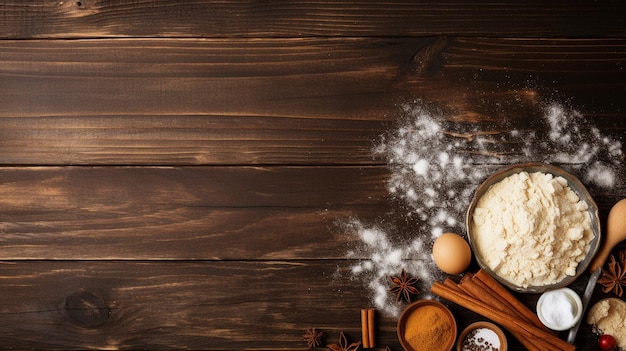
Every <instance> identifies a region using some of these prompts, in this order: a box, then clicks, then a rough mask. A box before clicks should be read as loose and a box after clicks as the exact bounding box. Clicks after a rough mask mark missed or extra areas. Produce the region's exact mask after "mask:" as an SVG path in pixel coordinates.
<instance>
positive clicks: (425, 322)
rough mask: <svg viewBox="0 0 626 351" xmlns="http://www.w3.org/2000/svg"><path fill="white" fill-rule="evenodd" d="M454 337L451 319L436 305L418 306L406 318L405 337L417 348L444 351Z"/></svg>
mask: <svg viewBox="0 0 626 351" xmlns="http://www.w3.org/2000/svg"><path fill="white" fill-rule="evenodd" d="M453 337H454V335H452V326H451V325H450V319H449V318H448V316H447V315H446V313H445V312H444V311H442V310H441V309H440V308H437V307H435V306H422V307H420V308H417V309H415V310H414V311H413V312H412V313H411V314H410V315H409V318H407V320H406V327H405V330H404V339H405V340H406V341H407V342H408V343H409V345H411V347H412V348H413V349H415V350H429V351H439V350H441V351H444V347H445V345H447V344H448V343H449V341H450V339H451V338H453Z"/></svg>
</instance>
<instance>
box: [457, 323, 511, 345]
mask: <svg viewBox="0 0 626 351" xmlns="http://www.w3.org/2000/svg"><path fill="white" fill-rule="evenodd" d="M478 328H486V329H490V330H492V331H493V332H494V333H496V335H497V336H498V339H499V340H500V348H499V350H500V351H507V349H508V344H507V340H506V335H504V332H503V331H502V329H500V327H498V326H497V325H495V324H493V323H491V322H487V321H478V322H474V323H472V324H470V325H468V326H467V327H465V329H463V331H462V332H461V334H459V337H458V339H457V342H456V350H457V351H462V350H463V340H464V339H465V337H466V336H467V334H469V333H470V332H471V331H472V330H474V329H478Z"/></svg>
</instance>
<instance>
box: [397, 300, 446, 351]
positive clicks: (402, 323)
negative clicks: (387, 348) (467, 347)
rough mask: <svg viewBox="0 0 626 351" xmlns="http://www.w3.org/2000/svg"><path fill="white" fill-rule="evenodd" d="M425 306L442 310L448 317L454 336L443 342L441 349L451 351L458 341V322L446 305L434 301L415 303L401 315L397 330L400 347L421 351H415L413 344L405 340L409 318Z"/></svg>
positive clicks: (410, 350) (406, 349) (411, 350)
mask: <svg viewBox="0 0 626 351" xmlns="http://www.w3.org/2000/svg"><path fill="white" fill-rule="evenodd" d="M424 306H434V307H436V308H438V309H440V310H441V311H443V312H444V314H445V315H446V317H447V320H448V321H447V322H448V323H450V329H451V330H450V333H451V335H452V336H451V337H450V340H441V343H442V345H441V347H442V350H446V351H449V350H451V349H452V347H453V346H454V342H455V340H456V320H455V319H454V316H453V315H452V312H450V310H449V309H448V308H447V307H446V306H445V305H443V304H442V303H440V302H437V301H433V300H420V301H417V302H413V303H412V304H410V305H409V306H408V307H407V308H406V309H405V310H404V312H402V314H401V315H400V319H399V320H398V328H397V330H398V340H400V345H402V348H403V349H404V350H405V351H419V350H415V349H414V348H413V347H412V346H411V344H409V343H408V341H407V340H405V338H404V333H405V331H406V322H407V319H408V318H409V316H410V315H411V314H412V313H413V312H414V311H415V310H417V309H419V308H421V307H424Z"/></svg>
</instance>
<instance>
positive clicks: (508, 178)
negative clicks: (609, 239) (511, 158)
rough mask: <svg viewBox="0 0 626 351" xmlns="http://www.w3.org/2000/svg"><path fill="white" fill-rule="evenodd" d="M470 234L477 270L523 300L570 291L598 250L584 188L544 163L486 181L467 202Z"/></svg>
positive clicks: (593, 213)
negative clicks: (567, 288)
mask: <svg viewBox="0 0 626 351" xmlns="http://www.w3.org/2000/svg"><path fill="white" fill-rule="evenodd" d="M466 228H467V237H468V240H469V243H470V247H471V248H472V252H473V253H474V256H475V257H476V261H477V262H478V264H479V265H480V267H481V268H483V269H484V270H485V271H486V272H488V273H489V274H490V275H491V276H493V277H494V278H496V279H497V280H498V281H499V282H500V283H502V284H504V285H505V286H507V287H509V288H510V289H512V290H515V291H519V292H531V293H540V292H544V291H547V290H553V289H558V288H561V287H564V286H566V285H569V284H570V283H572V282H573V281H574V280H576V278H578V277H579V276H580V275H581V274H582V273H583V272H584V271H585V269H586V268H587V266H588V265H589V263H590V262H591V260H592V259H593V256H594V255H595V254H596V252H597V251H598V247H599V244H600V220H599V218H598V207H597V205H596V203H595V202H594V200H593V199H592V198H591V195H590V194H589V192H588V191H587V189H586V188H585V186H584V185H583V184H582V183H581V182H580V181H579V180H578V179H577V178H576V177H575V176H573V175H571V174H569V173H568V172H566V171H565V170H563V169H561V168H558V167H556V166H552V165H548V164H543V163H527V164H517V165H512V166H509V167H507V168H505V169H503V170H500V171H498V172H496V173H494V174H493V175H491V176H490V177H488V178H487V179H486V180H485V181H484V182H483V183H482V184H481V185H480V186H479V187H478V188H477V189H476V192H475V193H474V197H473V199H472V201H471V202H470V206H469V208H468V211H467V218H466Z"/></svg>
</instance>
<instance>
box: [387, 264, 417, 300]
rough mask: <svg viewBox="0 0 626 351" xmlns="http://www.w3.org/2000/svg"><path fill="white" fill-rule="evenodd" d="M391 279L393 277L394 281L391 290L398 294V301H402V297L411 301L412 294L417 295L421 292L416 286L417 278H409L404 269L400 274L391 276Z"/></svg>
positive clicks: (392, 280)
mask: <svg viewBox="0 0 626 351" xmlns="http://www.w3.org/2000/svg"><path fill="white" fill-rule="evenodd" d="M389 279H391V282H392V283H393V286H392V287H391V289H389V291H390V292H392V293H394V294H396V301H400V299H401V298H404V299H405V300H406V301H407V302H411V295H417V294H418V293H419V291H418V290H417V288H416V287H415V284H417V278H408V277H407V276H406V271H405V270H404V269H402V272H401V273H400V276H391V277H389Z"/></svg>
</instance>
